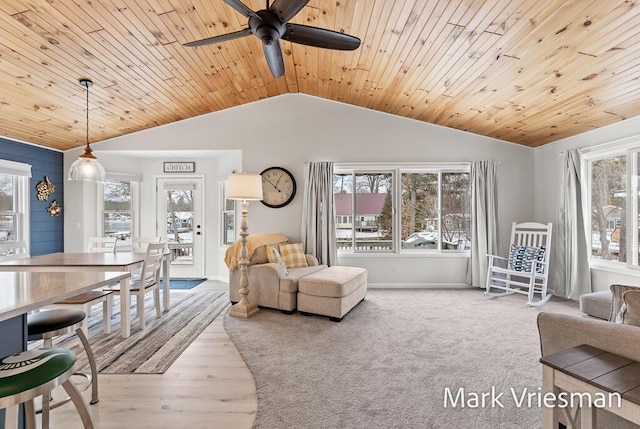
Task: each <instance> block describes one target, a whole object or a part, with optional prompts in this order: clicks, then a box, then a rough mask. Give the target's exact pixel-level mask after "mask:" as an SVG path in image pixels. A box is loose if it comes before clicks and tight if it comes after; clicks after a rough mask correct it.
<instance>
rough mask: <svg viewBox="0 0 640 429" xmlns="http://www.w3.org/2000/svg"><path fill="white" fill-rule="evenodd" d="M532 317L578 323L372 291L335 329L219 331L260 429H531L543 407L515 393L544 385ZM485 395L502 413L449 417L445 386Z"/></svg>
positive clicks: (455, 294) (436, 293) (437, 293)
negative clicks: (253, 390) (252, 399)
mask: <svg viewBox="0 0 640 429" xmlns="http://www.w3.org/2000/svg"><path fill="white" fill-rule="evenodd" d="M539 311H556V312H565V313H573V314H579V311H578V309H577V305H576V304H575V303H573V302H567V301H562V300H556V299H552V300H551V301H550V302H548V303H547V304H545V305H544V306H543V307H542V309H536V308H532V307H528V306H527V305H526V296H523V295H513V296H508V297H504V298H498V299H488V298H486V297H484V296H483V295H482V293H481V292H480V291H478V290H475V289H474V290H472V289H464V290H375V289H374V290H369V292H368V295H367V298H366V300H365V301H363V302H362V303H360V305H358V306H357V307H356V308H355V309H353V310H352V311H351V312H350V313H349V314H347V315H346V316H345V317H344V319H343V320H342V322H341V323H335V322H331V321H329V320H328V319H327V318H324V317H319V316H313V317H305V316H302V315H300V314H294V315H285V314H282V313H280V312H278V311H275V310H262V311H261V312H260V313H259V314H258V315H256V316H255V317H253V318H251V319H249V320H242V319H236V318H231V317H229V316H228V314H226V315H225V318H224V326H225V328H226V330H227V332H228V333H229V335H230V336H231V339H232V341H233V342H234V343H235V344H236V346H237V347H238V349H239V351H240V353H241V354H242V356H243V358H244V359H245V361H246V362H247V365H248V366H249V369H250V370H251V372H252V374H253V376H254V379H255V381H256V386H257V391H258V413H257V418H256V422H255V425H254V427H255V428H260V429H273V428H304V429H314V428H318V429H319V428H323V429H324V428H335V429H338V428H339V429H347V428H354V429H355V428H358V429H360V428H362V429H365V428H366V429H373V428H380V429H383V428H384V429H388V428H402V429H409V428H451V429H453V428H456V429H458V428H464V429H473V428H478V429H495V428H536V427H540V426H541V410H540V409H539V408H537V407H536V406H534V407H523V408H518V407H516V403H515V400H514V399H513V396H512V394H511V390H510V389H511V388H513V389H514V391H515V392H516V394H517V395H520V394H521V393H522V392H524V391H525V390H524V389H529V392H534V393H535V392H537V391H538V390H537V389H538V388H539V387H541V366H540V363H539V362H538V359H539V358H540V346H539V340H538V332H537V327H536V315H537V314H538V312H539ZM492 387H495V391H496V393H497V394H499V393H500V392H504V393H503V395H502V396H501V397H500V403H501V404H502V406H503V407H500V406H499V405H498V404H497V403H496V404H495V405H496V406H495V407H491V406H490V404H487V406H486V407H476V408H470V407H465V408H463V407H461V406H460V403H458V405H457V406H456V407H454V408H451V403H449V407H448V408H444V398H445V389H447V388H448V389H449V391H450V392H452V394H453V395H454V396H455V394H457V392H458V389H459V388H464V389H465V391H466V392H467V393H468V392H475V393H483V392H490V391H491V389H492ZM468 405H474V404H468Z"/></svg>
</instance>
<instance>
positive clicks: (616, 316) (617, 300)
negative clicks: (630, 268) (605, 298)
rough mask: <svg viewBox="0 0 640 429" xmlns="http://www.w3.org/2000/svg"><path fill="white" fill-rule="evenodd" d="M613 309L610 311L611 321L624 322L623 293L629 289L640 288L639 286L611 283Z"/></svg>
mask: <svg viewBox="0 0 640 429" xmlns="http://www.w3.org/2000/svg"><path fill="white" fill-rule="evenodd" d="M609 289H611V309H610V313H609V322H615V323H622V316H621V315H620V309H621V308H622V304H623V300H622V295H624V293H625V292H626V291H628V290H639V289H640V288H639V287H638V286H630V285H611V286H610V287H609Z"/></svg>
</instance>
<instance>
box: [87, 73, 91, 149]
mask: <svg viewBox="0 0 640 429" xmlns="http://www.w3.org/2000/svg"><path fill="white" fill-rule="evenodd" d="M90 86H91V85H89V84H87V109H86V110H87V146H89V87H90Z"/></svg>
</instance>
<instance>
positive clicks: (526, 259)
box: [508, 244, 547, 274]
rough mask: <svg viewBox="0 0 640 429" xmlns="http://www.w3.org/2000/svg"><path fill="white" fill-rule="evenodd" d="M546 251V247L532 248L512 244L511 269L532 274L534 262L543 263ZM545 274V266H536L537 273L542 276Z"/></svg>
mask: <svg viewBox="0 0 640 429" xmlns="http://www.w3.org/2000/svg"><path fill="white" fill-rule="evenodd" d="M546 251H547V249H546V247H544V246H541V247H531V246H518V245H515V244H512V245H511V249H510V250H509V265H508V266H509V269H510V270H513V271H522V272H525V273H530V272H531V265H532V264H533V261H540V262H543V261H544V254H545V252H546ZM543 272H544V265H539V264H536V273H538V274H542V273H543Z"/></svg>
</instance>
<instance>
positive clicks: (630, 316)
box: [620, 290, 640, 326]
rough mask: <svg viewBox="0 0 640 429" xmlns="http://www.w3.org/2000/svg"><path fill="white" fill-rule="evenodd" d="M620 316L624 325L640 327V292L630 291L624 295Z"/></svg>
mask: <svg viewBox="0 0 640 429" xmlns="http://www.w3.org/2000/svg"><path fill="white" fill-rule="evenodd" d="M622 301H623V304H622V308H621V309H620V316H621V319H622V323H624V324H627V325H634V326H640V290H628V291H626V292H625V293H624V294H622Z"/></svg>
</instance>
